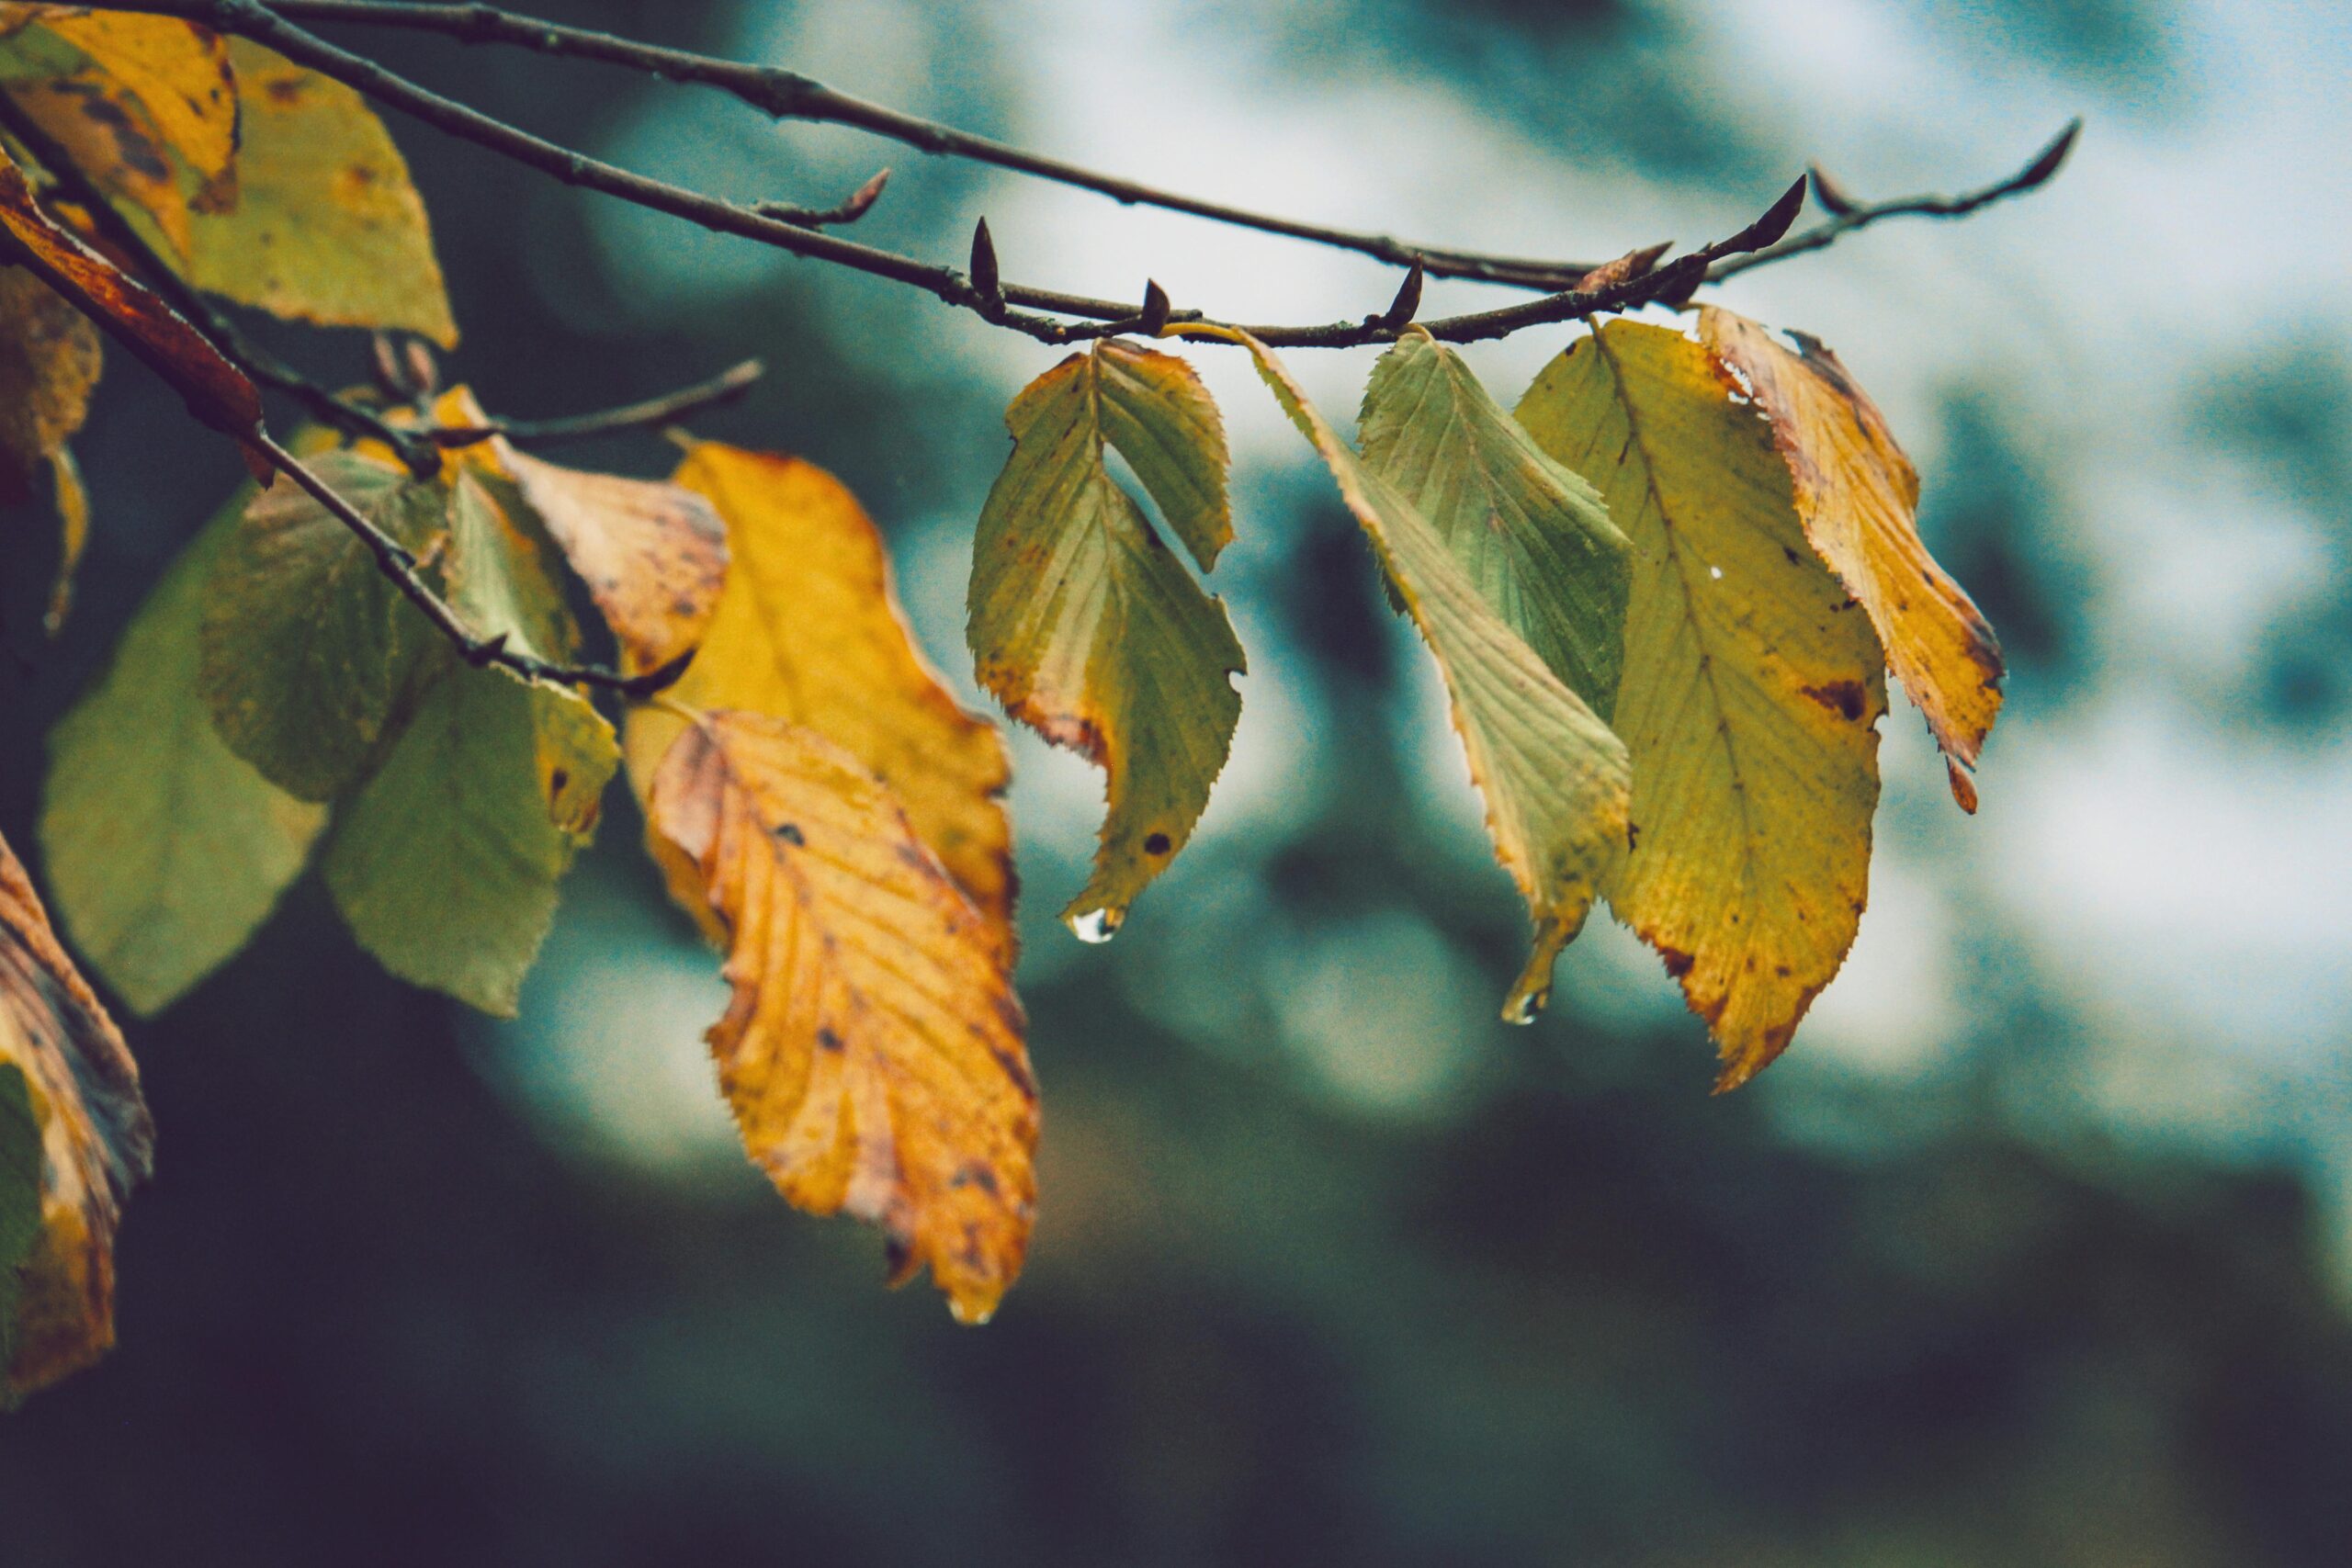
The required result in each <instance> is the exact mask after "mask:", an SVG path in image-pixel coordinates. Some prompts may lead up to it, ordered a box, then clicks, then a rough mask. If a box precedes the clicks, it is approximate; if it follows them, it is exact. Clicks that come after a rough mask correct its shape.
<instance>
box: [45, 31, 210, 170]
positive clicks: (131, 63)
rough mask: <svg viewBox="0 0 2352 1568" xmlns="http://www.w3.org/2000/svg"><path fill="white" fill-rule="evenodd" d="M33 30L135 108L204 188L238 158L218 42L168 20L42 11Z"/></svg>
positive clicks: (203, 33)
mask: <svg viewBox="0 0 2352 1568" xmlns="http://www.w3.org/2000/svg"><path fill="white" fill-rule="evenodd" d="M40 26H41V27H42V28H44V29H46V30H47V31H48V32H50V33H51V34H52V35H54V36H55V37H58V38H61V39H64V40H65V41H66V42H68V43H70V44H72V45H73V46H74V48H75V49H78V50H80V51H82V52H83V53H84V54H85V55H86V56H88V57H89V60H90V62H91V63H92V64H93V65H95V66H96V67H97V69H98V70H99V71H101V72H103V73H105V74H106V75H107V77H108V78H109V79H110V80H111V81H112V82H113V83H114V84H115V85H116V86H118V87H119V89H120V90H121V91H122V92H124V93H127V94H129V95H130V97H131V98H132V99H133V100H135V101H136V103H137V104H138V107H139V108H140V110H141V113H142V115H143V116H144V118H146V120H147V121H148V123H149V125H150V126H152V127H153V130H154V133H155V136H156V139H157V140H158V141H160V142H161V143H162V144H163V145H164V146H166V147H169V148H170V149H171V150H172V151H173V152H176V153H177V154H179V156H180V158H181V160H182V161H183V162H185V163H186V164H187V165H188V167H189V168H190V169H191V170H193V171H194V172H195V173H196V174H197V175H198V177H199V178H201V179H203V180H206V181H208V182H209V181H216V180H219V179H220V178H221V177H222V176H224V175H228V174H229V173H230V172H231V170H232V168H233V167H234V165H235V161H236V156H237V88H236V80H235V77H234V74H233V73H232V71H231V69H230V65H229V50H228V46H227V45H226V43H224V42H223V41H222V39H221V38H220V34H218V33H216V32H213V31H212V30H211V29H210V28H203V27H199V26H198V25H197V24H196V23H194V22H188V21H182V20H180V19H179V18H177V17H137V16H124V15H121V14H119V13H108V12H103V11H92V12H79V13H77V12H75V11H74V10H72V9H71V8H70V7H57V8H53V9H51V10H49V11H47V12H45V13H44V14H43V15H42V16H41V18H40Z"/></svg>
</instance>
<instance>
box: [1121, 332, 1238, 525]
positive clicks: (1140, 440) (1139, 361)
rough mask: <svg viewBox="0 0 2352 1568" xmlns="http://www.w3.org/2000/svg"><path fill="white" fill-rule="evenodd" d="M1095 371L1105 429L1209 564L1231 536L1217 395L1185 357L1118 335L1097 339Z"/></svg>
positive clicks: (1171, 521) (1222, 426)
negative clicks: (1161, 352) (1188, 363)
mask: <svg viewBox="0 0 2352 1568" xmlns="http://www.w3.org/2000/svg"><path fill="white" fill-rule="evenodd" d="M1094 376H1095V384H1096V386H1097V388H1098V389H1100V391H1101V394H1102V400H1103V401H1102V407H1103V433H1104V434H1107V435H1108V436H1109V437H1110V439H1111V445H1112V446H1115V447H1117V448H1118V449H1119V455H1120V456H1121V457H1125V458H1126V460H1127V462H1128V463H1129V465H1130V466H1132V467H1133V468H1134V469H1135V471H1136V479H1141V480H1142V481H1143V488H1144V489H1145V490H1146V491H1149V492H1150V495H1151V499H1152V500H1154V501H1156V502H1159V512H1160V515H1161V516H1163V517H1165V518H1167V519H1168V526H1169V528H1170V530H1171V531H1173V532H1174V534H1175V536H1177V537H1178V538H1180V539H1182V540H1183V541H1184V547H1185V548H1186V549H1188V550H1190V551H1192V552H1193V559H1194V560H1196V561H1198V562H1200V563H1201V570H1203V571H1207V570H1210V569H1211V568H1212V567H1214V566H1216V558H1217V555H1218V553H1219V552H1221V551H1222V550H1223V549H1224V548H1225V547H1226V546H1227V545H1229V544H1231V543H1232V542H1233V509H1232V506H1231V504H1230V503H1229V502H1227V499H1226V493H1225V471H1226V468H1227V461H1228V460H1227V457H1226V450H1225V422H1224V421H1223V420H1222V419H1220V418H1219V417H1218V416H1217V412H1216V400H1215V399H1213V398H1211V397H1210V396H1209V392H1208V389H1207V388H1206V387H1204V386H1202V385H1201V382H1200V378H1199V377H1197V376H1195V375H1194V374H1193V367H1191V366H1189V365H1187V364H1185V363H1184V362H1183V361H1182V360H1181V359H1179V358H1177V357H1175V356H1174V355H1168V354H1159V353H1156V352H1154V351H1153V350H1151V349H1148V348H1140V347H1138V346H1136V344H1131V343H1128V342H1126V341H1125V340H1124V339H1121V338H1110V339H1107V340H1105V341H1103V342H1102V343H1100V344H1096V345H1095V349H1094Z"/></svg>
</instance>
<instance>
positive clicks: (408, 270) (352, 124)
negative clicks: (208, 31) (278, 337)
mask: <svg viewBox="0 0 2352 1568" xmlns="http://www.w3.org/2000/svg"><path fill="white" fill-rule="evenodd" d="M229 52H230V58H231V60H232V62H233V64H234V65H235V67H236V74H237V97H238V103H239V105H240V109H241V113H242V115H243V148H242V150H241V151H240V152H239V153H238V159H237V170H238V175H237V201H236V205H235V206H234V207H233V208H232V209H229V210H228V211H225V212H217V213H200V214H198V216H197V218H196V219H195V220H194V224H193V231H192V237H191V240H190V243H189V254H188V268H187V276H188V280H189V281H190V282H192V283H194V284H195V285H196V286H197V287H198V288H202V289H205V290H207V291H209V292H210V293H214V294H218V295H220V296H221V297H222V298H224V299H233V300H235V301H237V302H238V303H239V304H241V305H252V306H255V307H257V308H259V309H261V310H268V311H270V312H272V313H273V314H276V315H279V316H284V317H287V318H288V319H289V320H293V321H314V322H317V323H318V324H320V325H322V326H341V327H378V328H401V329H404V330H406V331H409V332H413V333H419V334H421V335H423V336H424V337H428V338H430V339H432V340H433V341H434V342H435V343H437V344H440V345H441V346H442V347H444V348H453V347H455V346H456V345H457V342H458V328H457V323H456V322H455V321H454V320H453V319H452V318H451V316H450V313H449V297H448V291H447V288H445V287H444V285H443V283H442V279H441V264H440V262H439V260H438V259H436V258H435V255H434V253H433V232H432V229H431V226H430V225H429V224H428V223H427V221H426V220H425V216H424V198H423V197H419V196H418V195H417V193H416V186H414V185H413V184H412V183H410V180H409V174H408V164H407V162H406V161H405V160H404V159H402V158H401V153H400V149H399V148H398V147H396V146H394V145H393V144H392V139H391V136H390V134H389V133H388V132H387V131H386V130H384V127H383V123H382V122H381V121H380V120H379V119H378V118H376V114H375V111H374V110H373V109H370V108H369V107H368V104H367V101H366V100H365V99H363V98H362V97H360V96H359V95H358V94H357V93H355V92H353V91H352V90H351V89H350V88H348V87H346V86H345V85H343V84H342V83H340V82H335V81H331V80H329V79H328V78H326V77H324V76H322V75H320V74H319V73H316V72H314V71H308V70H305V69H303V68H302V67H300V66H299V65H295V64H292V63H290V62H288V61H286V60H284V59H282V58H280V57H279V56H277V55H276V54H274V53H272V52H271V51H268V50H266V49H263V48H262V47H261V46H259V45H258V44H253V43H248V42H246V41H244V40H243V39H232V40H231V42H230V45H229Z"/></svg>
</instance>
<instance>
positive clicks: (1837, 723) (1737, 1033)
mask: <svg viewBox="0 0 2352 1568" xmlns="http://www.w3.org/2000/svg"><path fill="white" fill-rule="evenodd" d="M1733 390H1734V389H1733V387H1732V386H1731V384H1730V382H1729V380H1728V379H1727V378H1726V377H1725V376H1724V374H1723V372H1722V371H1721V368H1720V367H1719V366H1718V365H1717V363H1716V361H1715V360H1714V358H1713V356H1712V355H1710V354H1709V353H1708V352H1707V350H1706V349H1704V348H1702V347H1701V346H1700V345H1699V344H1695V343H1692V342H1691V341H1690V340H1689V339H1687V338H1685V337H1683V336H1682V335H1681V334H1680V333H1675V332H1671V331H1668V329H1666V328H1663V327H1655V326H1646V325H1643V324H1641V323H1638V322H1633V321H1613V322H1611V323H1610V324H1609V325H1608V326H1606V327H1604V328H1602V329H1601V330H1600V332H1599V333H1595V334H1594V335H1592V336H1590V337H1587V338H1582V339H1579V340H1577V343H1576V344H1573V345H1572V346H1571V347H1570V348H1569V350H1568V352H1567V353H1566V354H1564V355H1561V356H1560V357H1559V358H1557V359H1555V360H1554V361H1553V362H1552V363H1551V364H1550V365H1549V366H1548V367H1545V369H1544V373H1543V374H1542V375H1541V376H1539V377H1537V378H1536V381H1535V385H1534V386H1533V387H1532V388H1531V389H1529V391H1528V394H1527V397H1526V399H1525V400H1523V401H1522V402H1521V404H1520V407H1519V418H1520V421H1521V423H1522V424H1524V425H1525V426H1526V428H1527V431H1528V434H1531V435H1532V436H1534V438H1535V440H1536V443H1537V445H1539V446H1542V447H1543V448H1544V450H1545V451H1547V452H1549V453H1550V454H1551V455H1552V456H1553V457H1555V458H1556V459H1558V460H1559V461H1560V462H1562V463H1564V464H1566V466H1567V467H1568V468H1573V469H1575V470H1576V471H1577V472H1578V473H1580V474H1582V475H1583V476H1584V477H1585V478H1586V479H1588V480H1589V481H1590V482H1591V484H1592V485H1593V487H1594V488H1595V489H1596V490H1598V491H1600V493H1601V496H1602V497H1603V499H1604V500H1606V501H1607V502H1608V504H1609V514H1610V515H1611V517H1612V518H1614V519H1616V521H1617V525H1618V526H1619V527H1621V528H1623V530H1624V532H1625V534H1626V536H1627V537H1628V538H1630V539H1631V540H1632V541H1633V544H1634V583H1633V595H1632V599H1631V601H1630V603H1629V604H1628V607H1627V611H1626V618H1625V672H1624V677H1623V682H1622V683H1621V684H1620V685H1619V687H1618V693H1617V706H1616V710H1615V714H1614V718H1615V722H1616V727H1617V732H1618V733H1619V734H1620V735H1622V736H1623V737H1624V739H1625V744H1626V745H1627V747H1629V748H1630V749H1631V750H1632V752H1633V759H1634V802H1633V823H1634V835H1635V838H1634V850H1633V852H1632V854H1631V855H1629V856H1628V857H1627V859H1626V863H1625V866H1624V869H1623V873H1622V874H1620V875H1619V876H1618V877H1617V879H1616V880H1615V881H1614V882H1613V883H1612V884H1611V886H1610V887H1609V889H1608V893H1609V899H1610V903H1611V906H1612V907H1613V908H1615V909H1616V911H1617V913H1618V915H1619V917H1620V918H1621V919H1624V920H1625V921H1626V923H1627V924H1629V925H1631V926H1632V927H1633V928H1634V931H1638V932H1639V933H1640V934H1641V936H1642V938H1643V940H1644V941H1645V942H1649V943H1650V945H1651V946H1653V947H1655V948H1657V950H1658V952H1659V953H1660V954H1661V955H1662V956H1663V957H1664V958H1665V960H1666V965H1667V968H1668V971H1669V972H1670V973H1672V974H1673V975H1675V976H1677V977H1679V979H1680V980H1681V982H1682V992H1683V996H1684V997H1685V998H1687V999H1688V1000H1689V1002H1690V1004H1691V1010H1693V1011H1694V1012H1696V1013H1698V1014H1699V1015H1700V1016H1701V1017H1702V1018H1703V1019H1705V1020H1706V1021H1707V1025H1708V1028H1709V1029H1710V1030H1711V1031H1713V1034H1714V1038H1715V1041H1716V1043H1717V1045H1718V1047H1719V1048H1720V1049H1721V1051H1722V1054H1723V1057H1724V1070H1723V1076H1722V1079H1721V1085H1720V1087H1722V1088H1726V1089H1728V1088H1732V1087H1734V1086H1736V1085H1737V1084H1740V1083H1743V1082H1745V1081H1746V1080H1747V1078H1748V1077H1752V1076H1753V1075H1754V1074H1755V1073H1756V1071H1757V1070H1758V1068H1760V1067H1762V1066H1764V1065H1765V1064H1766V1063H1768V1062H1770V1060H1771V1059H1772V1058H1773V1057H1774V1056H1776V1055H1779V1054H1780V1052H1781V1049H1782V1048H1783V1047H1784V1046H1786V1045H1787V1043H1788V1041H1789V1037H1790V1035H1791V1034H1792V1032H1794V1031H1795V1029H1796V1025H1797V1021H1798V1020H1799V1019H1800V1018H1802V1017H1803V1016H1804V1010H1805V1008H1806V1006H1807V1005H1808V1004H1809V1003H1810V1002H1811V1001H1812V999H1813V998H1814V996H1815V993H1816V992H1818V991H1819V990H1820V989H1821V987H1824V986H1826V985H1827V984H1828V983H1829V979H1830V977H1831V976H1833V975H1835V974H1836V973H1837V972H1838V964H1840V963H1841V962H1843V961H1844V958H1845V955H1846V950H1847V949H1848V948H1849V947H1850V946H1851V945H1852V943H1853V940H1854V931H1855V928H1856V923H1857V921H1858V920H1859V919H1860V914H1861V909H1862V903H1863V899H1864V897H1865V896H1866V894H1867V891H1868V886H1869V874H1870V842H1871V837H1870V836H1871V811H1872V809H1873V808H1874V807H1876V805H1877V802H1878V732H1877V728H1876V726H1877V723H1878V719H1879V716H1881V715H1882V714H1883V713H1884V712H1885V711H1886V694H1885V686H1884V682H1883V677H1882V675H1881V673H1880V670H1881V664H1882V660H1881V658H1880V653H1879V646H1878V639H1877V637H1875V636H1874V635H1873V634H1872V633H1871V627H1870V623H1869V621H1868V620H1867V619H1866V618H1865V617H1864V616H1863V615H1861V614H1860V612H1859V611H1858V610H1857V608H1856V606H1855V604H1854V602H1853V601H1852V600H1851V599H1850V598H1849V597H1848V596H1847V594H1846V592H1845V590H1844V589H1843V588H1841V587H1840V586H1839V585H1838V580H1837V578H1836V577H1834V576H1832V575H1831V574H1830V572H1829V570H1828V569H1827V568H1826V567H1825V566H1823V565H1822V564H1821V562H1820V561H1819V560H1818V559H1816V558H1815V556H1814V554H1813V551H1812V550H1811V549H1810V548H1809V547H1807V545H1806V543H1805V537H1804V530H1803V528H1802V527H1800V526H1799V525H1798V521H1797V513H1796V506H1795V502H1794V499H1793V497H1792V493H1791V489H1790V481H1789V473H1788V468H1787V467H1786V466H1785V465H1784V464H1783V463H1782V462H1781V459H1780V456H1779V454H1778V453H1777V452H1776V451H1775V450H1774V448H1773V446H1772V436H1771V432H1770V429H1769V428H1768V427H1767V426H1766V424H1765V423H1764V421H1763V420H1762V419H1760V418H1759V417H1758V415H1757V413H1756V412H1755V410H1754V409H1752V408H1749V407H1747V406H1744V405H1743V404H1741V403H1738V402H1736V401H1734V400H1733V397H1732V393H1733Z"/></svg>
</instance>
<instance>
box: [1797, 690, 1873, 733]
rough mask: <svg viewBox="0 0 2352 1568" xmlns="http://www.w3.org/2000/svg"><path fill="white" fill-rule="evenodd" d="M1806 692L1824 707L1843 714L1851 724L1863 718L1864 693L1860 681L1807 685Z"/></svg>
mask: <svg viewBox="0 0 2352 1568" xmlns="http://www.w3.org/2000/svg"><path fill="white" fill-rule="evenodd" d="M1804 694H1805V695H1806V696H1808V697H1811V698H1812V699H1813V700H1814V701H1815V702H1817V703H1819V704H1820V705H1822V706H1823V707H1826V708H1832V709H1835V710H1836V711H1837V712H1838V713H1840V714H1843V715H1844V716H1846V721H1847V722H1848V723H1849V724H1852V723H1858V722H1860V719H1861V716H1862V706H1863V695H1862V683H1861V682H1860V681H1832V682H1829V683H1828V684H1827V685H1826V686H1807V687H1806V688H1805V689H1804Z"/></svg>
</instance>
